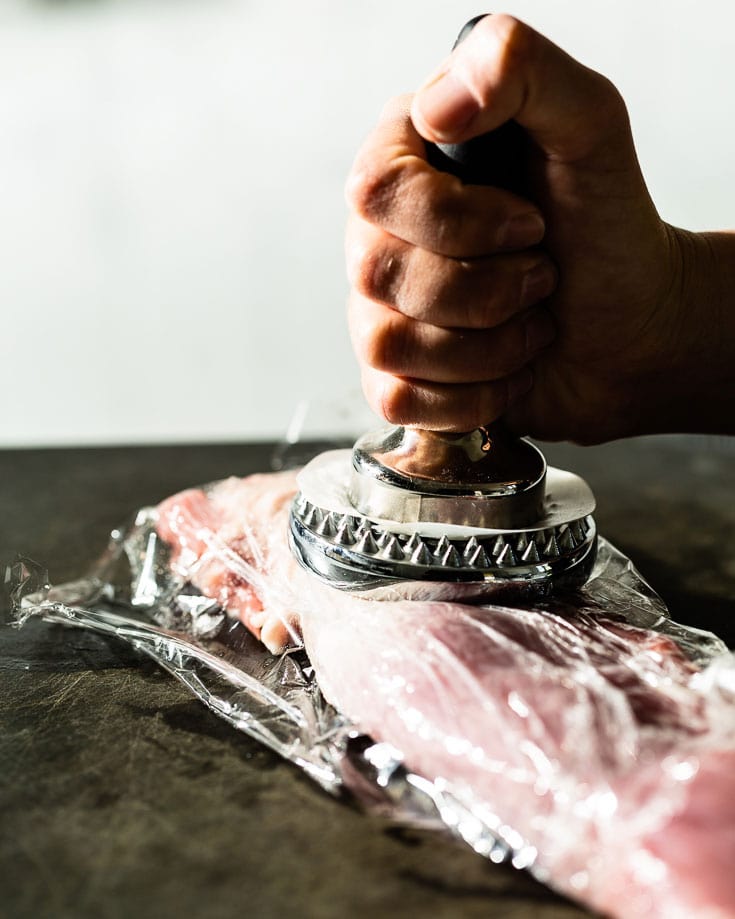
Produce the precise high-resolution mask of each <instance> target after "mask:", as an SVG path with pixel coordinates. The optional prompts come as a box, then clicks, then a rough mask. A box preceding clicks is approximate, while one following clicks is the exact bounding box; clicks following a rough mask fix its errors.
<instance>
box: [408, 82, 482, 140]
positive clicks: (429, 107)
mask: <svg viewBox="0 0 735 919" xmlns="http://www.w3.org/2000/svg"><path fill="white" fill-rule="evenodd" d="M416 103H417V105H418V106H419V108H420V109H421V115H422V117H423V118H424V120H425V121H426V123H427V124H428V125H429V126H430V127H431V128H432V129H433V130H434V131H435V132H436V134H438V135H447V136H450V135H452V134H454V133H456V132H457V131H459V130H461V129H462V128H464V127H466V126H467V125H468V124H469V123H470V121H472V119H473V118H474V117H475V115H476V114H477V112H478V105H477V100H476V99H475V98H474V97H473V95H472V94H471V93H470V91H469V89H468V88H467V86H466V84H464V83H463V82H462V81H461V80H459V79H457V77H456V76H455V75H454V74H453V73H452V71H451V70H448V71H447V72H446V73H443V74H440V75H439V77H437V78H435V79H434V80H433V81H432V82H429V83H428V84H427V85H426V86H423V87H422V88H421V89H420V90H419V91H418V93H417V95H416Z"/></svg>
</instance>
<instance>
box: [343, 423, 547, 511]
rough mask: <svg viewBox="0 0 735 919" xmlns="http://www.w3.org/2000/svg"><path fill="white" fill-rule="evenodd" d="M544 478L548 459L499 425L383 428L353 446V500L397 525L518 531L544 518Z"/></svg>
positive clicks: (350, 494)
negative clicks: (454, 429)
mask: <svg viewBox="0 0 735 919" xmlns="http://www.w3.org/2000/svg"><path fill="white" fill-rule="evenodd" d="M545 479H546V461H545V459H544V457H543V454H542V453H541V452H540V451H539V450H538V449H537V448H536V447H534V446H533V444H530V443H528V441H524V440H520V439H518V438H513V437H510V436H509V435H508V434H507V433H506V432H505V431H504V429H503V428H502V427H500V426H497V425H496V426H489V427H484V428H477V429H476V430H474V431H471V432H469V433H468V434H443V433H437V432H432V431H417V430H412V429H410V428H402V427H397V428H385V429H382V430H380V431H376V432H371V433H369V434H366V435H364V436H363V437H361V438H360V439H359V440H358V441H357V443H356V444H355V447H354V449H353V452H352V472H351V476H350V485H349V498H350V501H351V503H352V505H353V507H354V508H356V510H357V511H359V513H361V514H363V515H365V516H368V517H381V518H386V519H389V520H393V521H396V522H400V523H418V522H429V521H431V522H435V523H442V524H455V525H459V526H483V527H504V528H515V527H522V526H527V525H529V524H531V523H533V522H534V521H535V520H537V519H538V518H539V517H540V516H541V514H542V512H543V502H544V483H545Z"/></svg>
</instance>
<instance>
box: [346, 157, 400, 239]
mask: <svg viewBox="0 0 735 919" xmlns="http://www.w3.org/2000/svg"><path fill="white" fill-rule="evenodd" d="M399 171H400V170H399V167H398V166H397V165H396V164H395V163H392V164H386V165H385V166H384V167H383V168H379V166H378V165H377V164H375V163H369V162H366V161H365V160H364V159H363V158H362V157H358V159H357V161H356V162H355V165H354V166H353V168H352V172H351V173H350V175H349V177H348V179H347V184H346V186H345V197H346V199H347V204H348V206H349V207H350V208H352V210H353V211H354V212H355V213H356V214H358V215H359V216H360V217H362V218H364V219H366V220H369V221H371V222H376V223H380V221H381V220H382V219H383V218H384V217H385V215H386V214H388V213H390V211H391V210H392V209H393V203H394V201H395V199H396V196H397V194H398V186H399V181H398V177H399Z"/></svg>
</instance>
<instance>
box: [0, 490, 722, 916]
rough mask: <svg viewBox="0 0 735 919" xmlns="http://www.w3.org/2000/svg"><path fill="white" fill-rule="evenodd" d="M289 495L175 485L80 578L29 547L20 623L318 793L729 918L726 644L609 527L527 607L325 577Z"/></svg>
mask: <svg viewBox="0 0 735 919" xmlns="http://www.w3.org/2000/svg"><path fill="white" fill-rule="evenodd" d="M294 490H295V482H294V478H293V475H292V474H291V473H282V474H278V475H263V476H253V477H250V478H248V479H244V480H240V479H230V480H226V481H224V482H221V483H216V484H214V485H212V486H207V487H206V488H204V489H201V490H200V489H192V490H191V491H188V492H184V493H182V494H181V495H177V496H174V497H173V498H170V499H168V500H167V501H166V502H163V504H162V505H161V506H160V507H158V508H146V509H143V510H141V511H140V512H139V513H138V514H137V516H136V518H135V520H134V522H133V523H132V524H131V525H130V526H129V527H128V528H126V529H125V530H122V529H120V530H115V531H113V533H112V536H111V540H110V543H109V546H108V548H107V550H106V552H105V553H104V555H103V556H102V557H101V559H100V560H99V562H98V563H97V564H96V565H95V566H94V568H93V569H92V570H91V571H90V572H89V574H88V575H87V576H86V577H83V578H81V579H80V580H78V581H75V582H72V583H68V584H63V585H60V586H54V587H51V586H49V585H48V584H47V583H46V581H45V575H44V573H43V571H42V570H41V569H40V568H39V567H38V566H36V565H35V564H34V563H32V562H30V561H28V560H19V561H18V562H17V563H16V564H15V566H13V568H12V570H11V571H10V573H9V580H10V587H11V591H12V594H13V608H14V614H13V615H14V620H15V623H16V624H17V625H22V624H23V622H25V621H26V620H27V619H28V618H29V617H31V616H40V617H43V618H44V619H46V620H48V621H50V622H56V623H63V624H65V625H70V626H77V627H82V628H89V629H93V630H95V631H98V632H101V633H104V634H107V635H113V636H115V637H116V638H118V639H120V640H122V641H125V642H128V643H129V644H130V645H132V646H133V647H134V648H136V649H137V650H138V651H140V652H141V653H143V654H145V655H148V656H149V657H151V658H153V659H154V660H155V661H157V662H158V663H159V664H160V665H161V666H162V667H164V668H165V669H166V670H167V671H169V672H170V673H171V674H172V675H173V676H175V677H176V678H177V679H178V680H180V681H181V682H182V683H183V684H184V685H185V686H186V687H187V689H188V690H189V691H190V692H191V693H193V694H194V695H195V696H196V697H197V698H198V699H200V700H201V701H202V702H203V703H204V704H205V705H206V706H207V707H208V708H210V709H211V710H212V711H214V712H215V713H216V714H217V715H219V716H220V717H222V718H224V719H225V720H226V721H228V722H229V723H230V724H231V725H232V726H233V727H234V728H236V729H237V730H241V731H245V732H246V733H247V734H249V735H251V736H252V737H255V738H257V739H258V740H259V741H261V742H262V743H264V744H266V745H267V746H268V747H270V748H271V749H273V750H275V751H277V752H278V753H279V754H281V755H282V756H283V757H285V758H287V759H289V760H291V761H292V762H293V763H295V764H296V765H297V766H299V767H300V768H302V769H304V770H305V771H306V772H307V773H308V774H309V775H310V776H311V777H312V778H313V779H314V780H315V781H317V782H318V783H319V784H320V785H321V786H322V787H324V788H326V789H327V790H329V791H330V792H333V793H335V794H336V793H340V792H342V791H343V790H346V791H348V792H350V793H351V794H352V795H354V796H355V797H356V798H357V799H358V800H359V801H360V802H361V803H362V804H364V805H365V806H367V807H370V808H372V809H376V810H379V811H381V812H383V813H385V814H387V815H389V816H391V817H393V818H395V819H397V820H400V821H403V822H407V823H413V824H421V825H430V826H436V827H443V828H448V829H449V830H450V831H451V832H453V833H454V834H455V835H457V836H459V837H461V838H462V839H463V840H465V841H466V842H467V843H469V844H470V845H471V846H472V847H473V848H474V849H475V850H476V851H477V852H479V853H481V854H482V855H484V856H487V857H489V858H491V859H492V860H494V861H502V860H506V859H509V860H511V861H512V862H513V864H514V865H516V866H518V867H524V868H530V869H531V870H532V871H533V872H534V873H535V874H536V875H537V876H538V877H540V878H541V879H542V880H545V881H547V882H548V883H550V884H552V885H553V886H555V887H556V888H557V889H560V890H563V891H565V892H566V893H568V894H571V895H573V896H576V897H578V898H579V899H581V900H583V901H584V902H587V903H589V904H591V905H594V906H596V907H597V908H600V909H603V910H605V911H606V912H609V913H610V914H611V915H620V916H626V917H633V916H659V915H660V916H666V917H667V919H675V917H676V916H696V915H702V916H712V917H720V916H728V915H730V916H732V915H735V888H733V881H732V878H731V877H730V876H729V873H728V872H727V871H720V869H719V867H718V864H719V862H722V860H723V859H724V860H725V861H724V862H723V864H727V863H729V862H731V861H732V859H733V857H735V835H733V834H735V804H734V803H733V800H734V799H735V661H734V660H733V656H732V655H731V654H729V653H728V651H727V649H726V647H725V646H724V644H723V643H722V642H720V641H719V640H718V639H717V638H715V637H714V636H712V635H710V634H709V633H704V632H700V631H697V630H695V629H691V628H685V627H683V626H679V625H677V624H675V623H673V622H672V621H671V620H670V619H669V617H668V615H667V612H666V608H665V606H664V604H663V603H662V601H661V600H660V599H659V598H658V597H657V596H656V595H655V593H654V592H653V591H652V590H651V589H650V588H649V587H648V585H647V584H646V583H645V582H644V581H643V579H642V578H641V577H640V575H639V574H638V573H637V572H636V570H635V569H634V567H633V566H632V564H631V563H630V562H629V560H628V559H627V558H625V557H624V556H623V555H621V554H620V553H619V552H618V551H617V550H615V549H614V548H613V547H612V546H611V545H610V544H609V543H608V542H606V541H605V540H604V539H602V540H601V541H600V547H599V553H598V559H597V563H596V566H595V569H594V572H593V576H592V579H591V581H590V582H589V583H588V584H587V585H586V587H585V588H584V589H583V590H580V591H578V592H576V593H574V594H570V595H568V596H564V597H560V598H557V599H554V600H551V601H547V602H544V603H543V604H540V605H539V606H538V607H536V608H531V607H529V608H509V607H505V606H497V607H493V606H483V607H469V606H462V605H460V604H453V603H436V602H421V601H401V600H396V601H369V600H359V599H356V598H353V597H350V596H349V595H348V594H345V593H343V592H339V591H333V590H330V589H329V588H326V587H324V586H323V585H321V584H319V583H318V582H317V581H316V580H315V579H313V578H311V577H310V575H309V574H308V573H306V572H304V571H302V570H301V569H300V568H298V566H297V565H296V563H295V562H294V561H293V559H292V558H291V555H290V552H289V549H288V545H287V535H286V532H287V526H286V515H287V510H288V503H289V501H290V498H291V496H292V494H293V492H294ZM256 636H258V637H259V638H260V639H262V641H260V640H258V637H256ZM263 642H265V644H264V643H263ZM266 645H268V647H266ZM728 776H729V779H728ZM728 783H729V784H728ZM702 789H704V791H703V790H702ZM726 796H727V797H728V800H727V801H725V797H726ZM705 818H706V819H705ZM697 821H699V823H697ZM702 825H704V826H705V831H706V832H705V831H703V830H702ZM705 837H706V838H708V839H709V840H710V843H709V844H708V845H709V848H707V846H706V845H704V844H703V842H702V840H703V839H704V838H705ZM712 840H714V842H713V841H712ZM697 849H703V852H702V855H701V857H700V856H698V855H697V853H696V850H697ZM683 851H686V858H684V855H683V854H682V852H683ZM713 852H714V853H715V854H714V855H713ZM718 852H719V853H721V855H717V853H718ZM705 858H706V861H707V865H704V864H700V862H701V861H703V860H704V859H705ZM718 860H719V862H718ZM685 864H688V865H689V866H690V867H691V866H692V865H693V866H694V867H693V868H691V870H689V869H687V868H685V867H683V865H685ZM707 866H710V867H707ZM687 871H689V874H687ZM713 871H717V872H719V874H718V875H717V876H718V877H719V880H715V881H714V882H713V880H712V872H713ZM621 891H622V893H621ZM728 904H729V905H728ZM730 908H732V910H733V911H728V910H729V909H730Z"/></svg>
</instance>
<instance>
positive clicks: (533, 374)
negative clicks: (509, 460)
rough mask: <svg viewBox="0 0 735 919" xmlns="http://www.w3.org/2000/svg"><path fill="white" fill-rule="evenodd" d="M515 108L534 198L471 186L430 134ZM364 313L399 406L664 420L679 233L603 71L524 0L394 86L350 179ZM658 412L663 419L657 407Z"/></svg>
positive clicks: (541, 430) (512, 415)
mask: <svg viewBox="0 0 735 919" xmlns="http://www.w3.org/2000/svg"><path fill="white" fill-rule="evenodd" d="M510 119H514V120H515V121H517V122H518V123H519V124H520V125H521V127H522V128H523V129H524V130H525V132H526V134H527V136H528V139H529V145H530V161H529V187H530V189H531V198H532V201H531V200H524V199H523V198H520V197H518V196H516V195H513V194H511V193H510V192H507V191H504V190H502V189H499V188H492V187H484V186H473V185H465V184H463V183H462V182H461V181H460V180H459V179H457V178H455V177H453V176H451V175H448V174H445V173H442V172H439V171H437V170H435V169H434V168H432V166H431V165H430V164H429V163H428V161H427V156H426V146H425V141H426V140H428V141H431V142H434V143H461V142H464V141H466V140H468V139H470V138H471V137H476V136H478V135H480V134H484V133H486V132H488V131H491V130H493V129H495V128H497V127H499V126H500V125H501V124H503V123H504V122H506V121H508V120H510ZM347 199H348V204H349V206H350V209H351V214H350V217H349V221H348V228H347V241H346V253H347V265H348V276H349V279H350V282H351V293H350V298H349V323H350V331H351V336H352V340H353V344H354V348H355V351H356V354H357V356H358V360H359V362H360V365H361V371H362V379H363V387H364V390H365V394H366V397H367V399H368V401H369V403H370V404H371V406H372V407H373V409H374V410H375V411H377V412H378V413H379V414H381V415H382V416H383V417H385V418H386V419H387V420H388V421H390V422H392V423H398V424H405V425H411V426H418V427H422V428H427V429H431V430H439V431H461V430H468V429H471V428H474V427H477V426H479V425H481V424H486V423H488V422H490V421H493V420H495V419H496V418H498V417H499V416H501V415H504V416H505V418H506V421H507V422H508V423H509V424H510V426H511V427H513V428H515V429H516V430H517V431H518V433H530V434H532V435H534V436H537V437H541V438H547V439H560V438H565V439H572V440H577V441H579V442H584V443H589V442H595V441H599V440H604V439H609V438H611V437H618V436H624V435H626V434H632V433H637V432H638V430H650V429H651V419H652V418H659V419H663V416H662V415H661V404H662V399H663V401H664V402H665V400H666V398H667V396H668V393H664V392H663V391H662V389H663V387H662V386H661V385H660V383H659V376H658V370H659V369H660V368H661V367H662V366H665V367H670V366H671V365H672V362H674V361H675V358H676V353H677V349H678V348H679V347H680V343H679V340H678V338H677V330H678V314H677V304H676V300H675V297H673V296H672V290H673V289H674V288H675V287H676V284H675V278H676V271H677V266H678V265H679V258H680V245H679V243H680V240H679V238H678V236H677V234H676V233H675V231H673V230H672V228H670V227H668V225H666V224H664V223H663V221H661V220H660V218H659V216H658V214H657V213H656V210H655V208H654V206H653V204H652V202H651V200H650V197H649V195H648V193H647V191H646V187H645V184H644V182H643V178H642V176H641V173H640V169H639V167H638V163H637V159H636V155H635V150H634V147H633V142H632V138H631V133H630V128H629V122H628V116H627V112H626V109H625V105H624V103H623V102H622V99H621V98H620V96H619V94H618V93H617V91H616V90H615V88H614V87H613V86H612V85H611V84H610V83H609V81H607V80H606V79H605V78H604V77H602V76H600V75H599V74H596V73H594V72H593V71H590V70H588V69H587V68H585V67H583V66H582V65H581V64H579V63H577V62H576V61H574V60H573V59H571V58H570V57H568V56H567V55H566V54H564V53H563V52H562V51H561V50H560V49H558V48H557V47H556V46H554V45H553V44H552V43H551V42H549V41H548V40H546V39H545V38H543V37H542V36H540V35H539V34H538V33H536V32H534V31H533V30H532V29H530V28H529V27H528V26H526V25H524V24H523V23H520V22H518V21H517V20H515V19H513V18H512V17H509V16H492V17H487V18H485V19H483V20H482V21H481V22H480V23H479V24H478V25H477V26H476V27H475V29H474V31H473V32H472V33H471V34H470V36H469V37H468V38H467V39H466V40H465V41H464V42H463V43H462V44H461V45H460V46H459V47H458V48H457V49H456V50H455V51H454V52H453V53H452V54H451V55H450V57H449V58H448V59H447V60H446V61H445V62H444V63H443V64H442V65H441V67H440V68H439V70H438V71H437V73H436V74H435V75H434V76H433V77H432V78H431V79H430V80H429V81H428V82H427V83H426V84H425V86H424V87H423V88H422V89H421V90H420V91H419V92H418V93H417V94H416V95H415V96H405V97H401V98H397V99H395V100H393V101H392V102H390V103H389V104H388V106H387V107H386V109H385V111H384V113H383V115H382V117H381V119H380V122H379V124H378V126H377V127H376V128H375V129H374V131H373V132H372V133H371V134H370V136H369V137H368V139H367V140H366V142H365V144H364V145H363V147H362V149H361V150H360V151H359V153H358V155H357V158H356V160H355V163H354V166H353V168H352V171H351V174H350V177H349V179H348V183H347ZM654 426H655V425H654Z"/></svg>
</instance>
